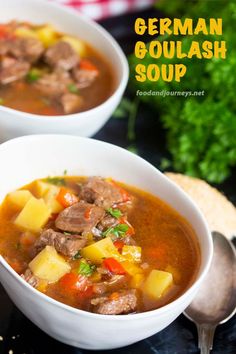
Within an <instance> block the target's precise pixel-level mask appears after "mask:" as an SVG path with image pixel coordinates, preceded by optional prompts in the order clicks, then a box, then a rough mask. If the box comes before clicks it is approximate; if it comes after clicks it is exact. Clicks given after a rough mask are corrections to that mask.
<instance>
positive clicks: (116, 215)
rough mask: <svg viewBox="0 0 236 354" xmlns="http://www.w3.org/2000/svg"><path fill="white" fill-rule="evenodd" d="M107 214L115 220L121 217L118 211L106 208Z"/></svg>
mask: <svg viewBox="0 0 236 354" xmlns="http://www.w3.org/2000/svg"><path fill="white" fill-rule="evenodd" d="M107 212H108V213H109V214H110V215H111V216H113V217H114V218H116V219H119V218H120V217H121V216H122V212H121V211H120V209H113V208H108V209H107Z"/></svg>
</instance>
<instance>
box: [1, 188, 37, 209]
mask: <svg viewBox="0 0 236 354" xmlns="http://www.w3.org/2000/svg"><path fill="white" fill-rule="evenodd" d="M31 197H33V195H32V193H30V191H28V190H19V191H15V192H11V193H9V194H8V196H7V200H8V201H9V202H10V203H12V204H14V206H15V207H17V208H19V209H22V208H24V206H25V204H26V203H27V202H28V200H29V199H30V198H31Z"/></svg>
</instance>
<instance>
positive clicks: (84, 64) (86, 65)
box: [80, 59, 98, 73]
mask: <svg viewBox="0 0 236 354" xmlns="http://www.w3.org/2000/svg"><path fill="white" fill-rule="evenodd" d="M80 69H83V70H89V71H96V72H97V73H98V68H97V67H96V66H95V65H94V64H93V63H92V62H91V61H90V60H88V59H81V61H80Z"/></svg>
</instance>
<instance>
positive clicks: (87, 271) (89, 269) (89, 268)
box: [78, 261, 96, 277]
mask: <svg viewBox="0 0 236 354" xmlns="http://www.w3.org/2000/svg"><path fill="white" fill-rule="evenodd" d="M95 269H96V266H95V265H90V264H88V263H87V262H85V261H81V262H80V265H79V269H78V272H79V274H81V275H85V276H86V277H89V276H90V275H91V274H92V273H93V272H94V271H95Z"/></svg>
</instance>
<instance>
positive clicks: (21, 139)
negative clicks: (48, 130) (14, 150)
mask: <svg viewBox="0 0 236 354" xmlns="http://www.w3.org/2000/svg"><path fill="white" fill-rule="evenodd" d="M44 138H46V139H48V138H51V139H53V138H58V139H63V138H69V139H75V140H80V141H82V142H83V141H86V142H88V141H91V142H92V143H94V144H99V145H107V147H108V149H107V150H108V151H109V148H112V149H115V150H116V151H118V150H119V151H122V153H125V154H126V155H129V156H130V157H131V158H132V159H135V160H136V161H138V160H139V161H141V162H142V164H143V168H145V166H147V167H148V168H149V170H150V171H151V172H153V173H155V174H156V175H159V176H161V177H162V178H164V179H166V180H168V183H169V184H171V185H172V186H173V187H174V188H175V189H176V192H178V193H180V194H182V196H184V198H185V199H186V201H187V202H188V203H189V204H190V205H191V206H192V208H193V209H194V212H195V213H197V214H198V216H199V219H200V221H201V223H202V225H203V226H204V228H205V234H206V236H207V237H206V241H207V243H208V249H209V251H208V256H207V257H206V260H205V262H204V263H205V265H203V268H202V270H201V269H199V270H198V273H197V274H196V279H195V280H194V281H193V282H192V284H191V285H190V286H189V287H188V288H187V289H186V290H185V291H184V292H183V293H182V294H181V295H180V296H178V297H177V298H176V299H175V300H173V301H171V302H170V303H168V304H166V305H164V306H161V307H159V308H157V309H153V310H149V311H146V312H140V313H131V314H127V315H102V314H97V313H92V312H88V311H84V310H81V309H78V308H75V307H72V306H70V305H66V304H64V303H62V302H60V301H58V300H55V299H53V298H51V297H49V296H48V295H46V294H44V293H41V292H40V291H38V290H37V289H35V288H33V287H32V286H31V285H29V284H28V283H27V282H26V281H25V280H24V279H23V278H22V277H21V276H20V275H19V274H18V273H17V272H16V271H15V270H14V269H13V268H12V267H11V266H10V265H9V264H8V263H7V261H6V260H5V259H4V258H3V256H2V255H1V254H0V264H2V266H3V267H4V268H5V269H6V270H7V271H8V272H9V273H10V275H11V276H12V277H13V278H15V280H16V281H19V282H20V283H21V285H22V286H23V287H25V288H26V289H28V290H29V291H31V292H32V295H35V296H39V298H40V299H41V300H42V301H43V302H49V303H50V305H52V306H59V308H61V309H62V310H64V311H66V312H68V313H71V314H74V315H77V316H83V317H84V316H85V317H89V318H92V319H95V320H96V319H97V320H98V319H104V320H105V319H106V320H109V321H114V320H118V321H126V320H135V319H140V318H148V317H152V316H153V315H156V316H158V315H162V314H163V313H166V312H169V311H171V310H174V309H175V308H178V305H179V304H181V303H182V300H183V299H185V298H187V297H188V295H190V294H191V293H192V292H194V291H195V290H196V289H197V287H198V284H199V283H201V282H202V281H203V279H204V278H205V276H206V274H207V272H208V270H209V268H210V265H211V261H212V257H213V241H212V237H211V232H210V229H209V226H208V224H207V222H206V219H205V217H204V215H203V214H202V212H201V210H200V209H199V207H198V206H197V205H196V203H195V202H194V201H193V200H192V199H191V198H190V197H189V196H188V195H187V194H186V192H184V191H183V190H182V189H181V188H180V187H179V186H178V185H177V184H176V183H175V182H173V181H172V180H170V179H168V177H166V176H165V175H164V174H163V173H162V172H160V171H159V170H158V169H157V168H156V167H154V166H153V165H152V164H151V163H149V162H148V161H146V160H145V159H143V158H142V157H140V156H138V155H136V154H134V153H132V152H130V151H128V150H126V149H124V148H122V147H119V146H117V145H114V144H111V143H107V142H104V141H100V140H97V139H91V138H87V137H79V136H75V135H67V134H36V135H26V136H21V137H18V138H14V139H11V140H8V141H6V142H4V143H2V144H0V154H1V151H2V150H3V151H4V150H5V149H6V148H7V147H8V146H9V145H14V144H17V143H18V142H19V143H21V142H23V143H24V141H28V140H29V141H30V140H32V139H33V140H35V139H39V140H40V139H44ZM163 200H164V199H163ZM164 201H165V200H164ZM167 204H168V203H167ZM172 208H173V207H172ZM174 209H175V208H174ZM180 215H181V214H180ZM187 221H188V220H187ZM188 222H189V223H190V225H191V222H190V221H188ZM197 237H198V235H197ZM201 250H202V248H201ZM201 253H202V252H201ZM181 313H182V312H181Z"/></svg>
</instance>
